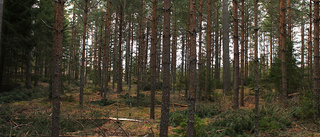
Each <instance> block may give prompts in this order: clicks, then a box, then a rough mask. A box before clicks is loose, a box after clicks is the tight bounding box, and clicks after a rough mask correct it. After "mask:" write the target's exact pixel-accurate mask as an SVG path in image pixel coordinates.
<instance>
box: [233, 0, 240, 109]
mask: <svg viewBox="0 0 320 137" xmlns="http://www.w3.org/2000/svg"><path fill="white" fill-rule="evenodd" d="M232 5H233V10H232V11H233V31H234V33H233V44H234V69H233V74H234V79H233V81H234V83H233V84H234V85H233V90H234V91H233V97H234V100H233V109H239V45H238V44H239V36H238V1H237V0H233V2H232Z"/></svg>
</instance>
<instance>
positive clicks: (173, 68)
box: [171, 5, 178, 95]
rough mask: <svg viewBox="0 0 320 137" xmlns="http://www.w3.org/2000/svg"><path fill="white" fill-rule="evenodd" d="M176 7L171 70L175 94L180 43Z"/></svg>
mask: <svg viewBox="0 0 320 137" xmlns="http://www.w3.org/2000/svg"><path fill="white" fill-rule="evenodd" d="M176 8H177V5H175V6H174V9H173V10H174V11H173V13H175V14H174V24H173V38H172V39H173V43H172V64H171V72H172V94H173V95H174V94H175V90H176V89H175V88H176V86H175V85H176V79H177V78H176V75H177V73H176V72H177V45H178V39H177V37H178V36H177V15H176Z"/></svg>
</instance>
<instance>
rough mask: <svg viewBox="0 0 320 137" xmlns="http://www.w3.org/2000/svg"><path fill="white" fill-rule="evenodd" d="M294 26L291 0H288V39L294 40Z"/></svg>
mask: <svg viewBox="0 0 320 137" xmlns="http://www.w3.org/2000/svg"><path fill="white" fill-rule="evenodd" d="M291 35H292V28H291V0H288V39H289V41H292V37H291Z"/></svg>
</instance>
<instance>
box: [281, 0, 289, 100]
mask: <svg viewBox="0 0 320 137" xmlns="http://www.w3.org/2000/svg"><path fill="white" fill-rule="evenodd" d="M285 11H286V9H285V0H281V1H280V42H281V43H280V45H281V71H282V93H283V97H284V100H285V101H286V98H287V95H288V92H287V67H286V34H285V33H286V30H285V29H286V22H285Z"/></svg>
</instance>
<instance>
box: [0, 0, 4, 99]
mask: <svg viewBox="0 0 320 137" xmlns="http://www.w3.org/2000/svg"><path fill="white" fill-rule="evenodd" d="M3 1H4V0H0V93H2V91H3V90H2V80H3V68H4V56H3V54H4V48H3V47H4V46H3V44H2V38H1V37H2V36H1V35H2V15H3Z"/></svg>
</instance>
